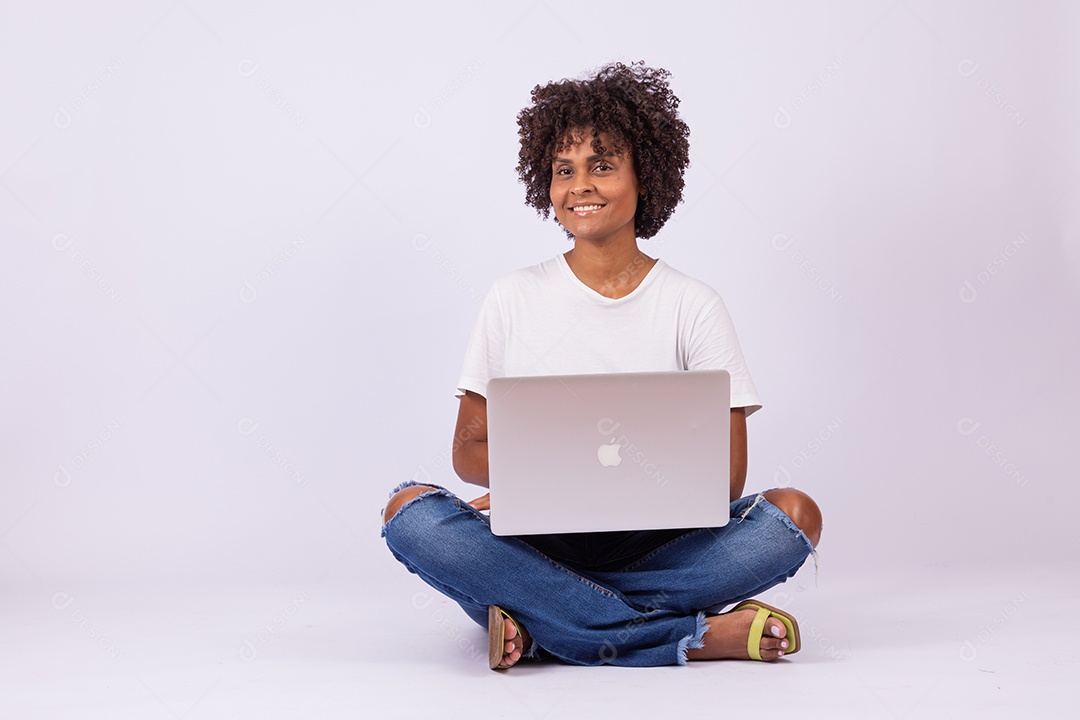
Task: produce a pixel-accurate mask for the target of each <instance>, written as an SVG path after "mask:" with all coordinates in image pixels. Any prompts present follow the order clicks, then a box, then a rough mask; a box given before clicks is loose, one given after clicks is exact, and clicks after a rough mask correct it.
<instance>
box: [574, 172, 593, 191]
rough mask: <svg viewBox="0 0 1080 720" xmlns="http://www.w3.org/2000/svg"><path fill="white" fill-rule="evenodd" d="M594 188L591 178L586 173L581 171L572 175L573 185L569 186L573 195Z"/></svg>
mask: <svg viewBox="0 0 1080 720" xmlns="http://www.w3.org/2000/svg"><path fill="white" fill-rule="evenodd" d="M595 189H596V188H595V186H594V185H593V181H592V178H591V177H589V175H588V173H581V174H578V175H577V176H576V177H574V186H573V187H572V188H570V192H572V193H573V194H575V195H584V194H585V193H590V192H592V191H593V190H595Z"/></svg>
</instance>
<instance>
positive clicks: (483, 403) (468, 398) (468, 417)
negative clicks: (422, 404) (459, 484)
mask: <svg viewBox="0 0 1080 720" xmlns="http://www.w3.org/2000/svg"><path fill="white" fill-rule="evenodd" d="M452 458H453V463H454V472H456V473H457V474H458V477H460V478H461V479H462V480H464V481H465V482H467V483H469V484H470V485H479V486H480V487H485V488H486V487H487V486H488V452H487V399H486V398H485V397H484V396H483V395H478V394H477V393H474V392H473V391H472V390H466V391H465V394H464V395H463V396H462V397H461V405H459V406H458V416H457V427H456V428H455V429H454V444H453V447H452Z"/></svg>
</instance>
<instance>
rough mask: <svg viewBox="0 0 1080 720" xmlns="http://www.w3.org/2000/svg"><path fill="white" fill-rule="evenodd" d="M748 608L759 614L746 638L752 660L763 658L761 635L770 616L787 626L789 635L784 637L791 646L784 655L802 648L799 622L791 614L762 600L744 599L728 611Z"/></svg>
mask: <svg viewBox="0 0 1080 720" xmlns="http://www.w3.org/2000/svg"><path fill="white" fill-rule="evenodd" d="M747 608H751V609H753V610H757V615H756V616H755V617H754V620H753V622H751V623H750V636H749V637H747V638H746V651H747V652H748V653H749V654H750V659H751V660H760V659H761V636H762V634H763V633H764V632H765V621H766V620H768V619H769V617H770V616H772V617H774V618H776V619H777V620H779V621H780V622H782V623H783V624H784V627H785V628H787V637H785V638H784V639H785V640H787V641H788V645H789V647H788V648H787V649H786V650H784V655H794V654H795V653H797V652H799V650H801V649H802V642H801V641H800V640H799V623H797V622H796V621H795V618H794V617H792V616H791V615H790V614H788V613H786V612H784V611H783V610H780V609H779V608H774V607H773V606H772V605H766V604H765V603H763V602H761V601H760V600H744V601H743V602H741V603H739V604H738V605H736V606H735V607H733V608H732V609H731V610H729V611H728V612H738V611H739V610H745V609H747ZM726 614H727V613H725V615H726Z"/></svg>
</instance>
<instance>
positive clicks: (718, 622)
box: [383, 485, 821, 665]
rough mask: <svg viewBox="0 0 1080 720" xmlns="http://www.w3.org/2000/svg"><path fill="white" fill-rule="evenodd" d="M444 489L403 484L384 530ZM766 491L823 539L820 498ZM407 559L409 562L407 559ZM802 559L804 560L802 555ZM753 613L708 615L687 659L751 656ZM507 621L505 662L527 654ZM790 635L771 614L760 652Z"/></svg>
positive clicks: (811, 535)
mask: <svg viewBox="0 0 1080 720" xmlns="http://www.w3.org/2000/svg"><path fill="white" fill-rule="evenodd" d="M440 490H442V489H441V488H438V487H435V486H430V485H410V486H407V487H404V488H403V489H401V490H398V491H397V492H396V493H395V494H394V495H393V496H392V497H391V498H390V501H389V502H388V503H387V506H386V508H385V510H384V513H383V520H384V532H385V527H386V524H388V523H389V522H390V521H391V520H392V519H394V518H395V516H396V515H397V513H398V512H399V511H400V510H401V509H402V508H403V507H404V506H405V505H407V504H408V503H410V502H411V501H412V500H414V499H415V498H417V497H418V496H420V495H422V494H424V493H431V492H433V491H440ZM441 494H449V493H447V492H446V491H445V490H443V491H442V493H441ZM763 497H764V498H765V499H766V500H768V501H769V504H772V505H774V506H775V507H776V508H777V509H778V510H780V511H781V512H782V513H783V514H784V515H786V516H787V518H788V519H790V521H791V523H790V524H794V526H795V527H797V528H798V529H799V530H801V531H802V533H803V534H804V535H805V536H806V539H805V540H802V541H800V542H801V546H802V547H803V548H805V546H806V542H807V541H809V542H810V543H811V544H812V545H814V546H816V544H817V542H818V540H819V539H820V533H821V512H820V510H819V508H818V507H817V504H816V503H814V501H813V500H812V499H811V498H810V497H809V496H808V495H806V494H805V493H803V492H801V491H798V490H794V489H791V488H782V489H778V490H771V491H769V492H767V493H764V495H763ZM454 500H455V502H457V507H458V510H459V511H460V510H461V506H462V503H461V502H460V501H458V500H457V499H456V498H454ZM421 502H426V500H424V501H421ZM770 512H772V513H773V515H775V514H776V511H775V510H770ZM474 515H475V516H478V517H482V516H480V515H479V513H474ZM485 520H486V518H485ZM735 522H736V521H735V520H732V523H735ZM790 524H789V526H790ZM708 532H711V531H705V533H708ZM485 533H490V530H488V529H486V528H485V529H484V531H482V532H479V534H478V535H476V536H474V540H476V541H483V536H484V535H485ZM787 535H789V536H790V535H791V532H790V531H788V532H787ZM436 537H437V536H436V535H430V536H429V543H430V541H431V540H432V539H435V538H436ZM702 538H703V539H701V540H699V541H697V544H701V543H702V542H706V541H707V540H708V537H707V535H704V534H703V535H702ZM388 542H389V540H388ZM483 542H484V543H485V545H486V541H483ZM676 542H678V541H676ZM693 544H694V543H690V545H689V547H692V546H693ZM743 544H744V545H745V544H747V543H743ZM392 549H393V548H392ZM682 550H684V551H686V547H684V548H682ZM805 552H806V551H805V550H803V551H802V553H803V555H802V556H801V557H805ZM395 554H397V553H395ZM676 557H677V556H676ZM399 559H402V558H400V557H399ZM684 559H685V558H684ZM661 560H663V558H658V559H657V561H658V562H659V561H661ZM668 560H671V561H672V562H675V560H673V559H672V558H671V557H669V558H668ZM751 560H752V559H751ZM741 562H742V563H743V564H744V565H747V566H748V565H750V564H752V563H751V561H750V560H747V559H745V558H743V559H742V560H741ZM406 564H407V565H409V563H406ZM660 564H661V565H662V563H660ZM766 564H767V563H766ZM800 564H801V561H800ZM702 565H707V563H702ZM410 569H411V570H413V571H414V572H416V570H414V569H413V568H412V567H410ZM538 569H541V570H550V567H548V566H547V564H546V563H542V564H541V565H540V566H538ZM641 569H645V570H653V571H654V572H656V571H664V570H665V568H662V567H659V566H657V567H652V568H648V567H646V568H641ZM670 569H671V568H666V570H670ZM563 570H564V571H565V570H566V569H565V568H563ZM567 572H568V571H567ZM791 572H792V573H793V572H794V570H792V571H791ZM418 574H420V575H421V577H423V578H424V579H425V580H426V581H428V582H429V583H430V584H433V586H435V587H436V588H437V589H443V588H440V587H439V585H438V584H437V583H433V582H432V578H430V577H428V576H426V575H425V574H424V573H423V571H421V572H420V573H418ZM511 574H512V571H511ZM788 576H789V575H788ZM647 577H648V573H641V574H639V576H638V577H637V578H634V580H635V581H639V580H640V581H641V582H647V580H645V578H647ZM785 577H786V576H781V577H779V578H773V577H771V576H770V577H767V578H764V579H763V585H762V587H761V588H760V589H755V590H754V593H751V592H749V589H748V588H749V586H746V587H744V588H742V589H743V590H746V591H747V594H746V595H745V596H742V597H749V596H750V595H751V594H756V592H760V591H761V590H762V589H764V587H770V586H772V585H774V584H776V583H777V582H782V581H783V579H784V578H785ZM579 580H581V578H579ZM612 580H614V578H612ZM584 582H588V581H587V580H584ZM598 582H600V583H601V584H605V583H606V584H607V585H609V586H610V587H611V588H612V589H611V590H606V589H605V588H603V587H600V586H596V588H597V589H598V590H602V591H605V592H607V593H609V594H610V593H612V592H614V593H617V594H621V593H619V591H620V590H624V591H626V592H627V595H626V598H630V599H633V598H634V594H633V591H632V590H625V589H624V588H623V587H621V586H619V585H617V584H616V585H612V584H611V583H608V582H607V580H606V579H604V578H601V579H600V580H599V581H598ZM691 582H696V583H698V584H699V585H700V584H702V582H703V583H704V584H705V585H708V584H709V580H708V578H707V577H704V576H703V578H700V579H699V578H693V579H692V580H691ZM615 587H618V588H619V590H614V588H615ZM443 591H444V592H446V591H447V590H446V589H443ZM740 591H741V590H740ZM736 592H739V591H736ZM448 594H449V593H448ZM474 595H475V593H474ZM451 596H452V597H454V599H456V600H458V601H459V602H462V600H463V599H464V600H465V601H466V604H469V601H470V600H473V596H472V595H470V596H468V597H466V598H462V597H455V596H454V595H453V594H452V595H451ZM489 600H490V599H489ZM477 602H479V600H477ZM519 602H527V601H526V600H525V598H524V597H522V599H521V600H519ZM628 602H630V600H628ZM688 602H689V601H688ZM631 605H633V602H631ZM705 606H707V604H703V605H702V607H705ZM470 607H471V605H470ZM473 609H475V608H473ZM520 612H522V613H525V612H526V609H525V608H523V607H521V608H520ZM605 612H607V610H605ZM681 612H682V611H681ZM470 614H474V613H470ZM693 614H694V613H693V612H690V613H689V615H691V616H692V615H693ZM753 616H754V613H753V611H750V610H745V611H740V612H738V613H726V614H724V615H718V616H714V617H710V618H707V619H706V621H705V627H704V628H699V630H698V632H699V633H700V632H701V631H702V630H703V631H704V634H703V635H702V636H701V641H702V646H701V647H689V648H688V649H686V653H685V658H686V659H688V660H698V659H718V658H746V657H748V655H747V649H746V638H747V635H748V633H749V628H750V623H751V621H752V620H753ZM517 619H518V621H519V622H521V617H517ZM504 622H505V623H506V640H507V643H506V654H505V655H504V657H503V664H506V665H512V664H513V663H515V662H517V660H518V659H519V658H520V657H521V654H522V652H523V650H525V648H523V647H521V638H520V636H519V635H518V634H517V633H516V629H515V628H514V626H513V624H512V623H511V622H510V621H509V620H505V621H504ZM622 622H624V626H625V627H627V628H635V629H640V626H636V625H635V623H638V622H642V619H640V618H639V619H634V620H631V621H629V622H626V621H622ZM699 622H700V620H699ZM537 624H538V625H539V622H537ZM526 625H527V626H528V627H529V628H530V634H533V635H535V634H536V633H533V632H532V631H531V630H532V627H533V625H532V624H531V623H526ZM680 627H681V628H685V627H686V626H684V625H681V626H680ZM680 632H681V631H680ZM785 635H786V631H785V629H784V626H783V625H782V624H781V623H779V622H778V621H777V620H776V619H774V618H770V620H769V621H768V622H767V623H766V627H765V632H764V634H763V637H762V641H761V644H760V652H761V656H762V659H764V660H774V659H776V658H779V657H782V656H783V655H784V652H785V650H786V648H787V642H788V641H787V640H786V639H785ZM548 644H549V641H545V644H544V647H545V648H547V647H548ZM650 662H651V664H656V663H655V662H653V661H650Z"/></svg>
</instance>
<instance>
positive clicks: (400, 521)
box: [382, 482, 814, 667]
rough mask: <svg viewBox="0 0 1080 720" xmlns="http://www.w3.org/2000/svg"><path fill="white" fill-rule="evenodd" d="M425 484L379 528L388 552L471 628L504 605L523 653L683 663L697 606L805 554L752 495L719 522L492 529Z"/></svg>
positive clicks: (806, 546)
mask: <svg viewBox="0 0 1080 720" xmlns="http://www.w3.org/2000/svg"><path fill="white" fill-rule="evenodd" d="M416 484H418V483H416V482H406V483H402V484H401V485H399V486H398V487H397V488H395V489H394V490H393V491H391V495H392V494H393V493H394V492H397V491H398V490H400V489H402V488H404V487H408V486H410V485H416ZM424 484H425V485H427V484H429V483H424ZM433 487H436V488H437V489H434V490H431V491H426V492H424V493H422V494H420V495H418V496H417V497H415V498H413V499H412V500H410V501H408V502H407V503H405V504H404V505H403V506H402V507H401V508H400V509H399V510H398V512H397V514H396V515H394V517H392V518H391V519H390V522H388V523H386V524H385V525H384V526H383V528H382V537H383V538H384V539H385V540H386V544H387V546H388V547H389V548H390V552H391V553H393V555H394V557H396V558H397V559H398V560H399V561H401V563H402V564H404V565H405V567H406V568H408V569H409V571H410V572H413V573H415V574H417V575H419V576H420V578H421V579H422V580H424V582H426V583H427V584H428V585H430V586H431V587H433V588H435V589H436V590H438V591H439V592H441V593H443V594H444V595H446V596H448V597H450V598H451V599H453V600H455V601H456V602H457V603H458V604H459V605H460V606H461V607H462V609H463V610H464V611H465V613H466V614H467V615H468V616H469V617H470V618H472V619H473V620H475V621H476V622H477V623H478V624H480V626H481V627H487V607H488V605H499V606H501V607H502V608H503V609H505V610H506V611H507V612H508V613H510V615H512V616H513V617H514V619H515V620H517V621H518V622H520V623H521V624H522V625H523V626H524V627H525V629H526V630H527V631H528V633H529V635H531V636H532V639H533V643H532V647H530V648H528V649H527V650H526V653H525V654H526V656H532V655H536V654H537V653H538V651H540V650H543V651H545V652H547V653H549V654H550V655H553V656H555V657H556V658H559V659H561V660H564V661H566V662H568V663H573V664H575V665H602V664H605V663H607V664H611V665H627V666H638V667H642V666H653V665H673V664H680V665H682V664H685V663H686V651H687V649H688V648H698V647H701V646H702V644H703V641H702V638H703V636H704V634H705V630H706V620H705V618H706V614H705V613H706V612H716V611H719V610H720V609H722V608H723V607H725V606H727V605H730V604H732V603H735V602H738V601H741V600H744V599H747V598H750V597H753V596H754V595H756V594H758V593H760V592H764V591H765V590H767V589H768V588H770V587H773V586H774V585H777V584H779V583H781V582H783V581H784V580H786V579H787V578H789V577H791V576H792V575H794V574H795V572H796V571H797V570H798V569H799V568H800V567H801V566H802V564H803V562H804V561H805V560H806V558H807V556H808V555H809V554H811V553H812V552H813V551H814V548H813V545H812V544H811V542H810V540H809V538H807V537H806V535H805V534H804V533H803V532H802V530H800V529H799V528H798V527H797V526H796V525H795V523H793V522H792V521H791V519H790V518H788V516H787V515H785V514H784V513H783V512H782V511H781V510H780V509H779V508H777V507H776V506H775V505H773V504H772V503H770V502H769V501H768V500H766V499H765V498H764V496H763V495H762V494H760V493H759V494H756V495H748V496H746V497H744V498H740V499H739V500H736V501H735V502H733V503H731V518H732V520H731V522H729V523H728V524H727V525H725V526H723V527H718V528H703V529H698V530H674V531H672V530H664V531H647V532H627V533H576V534H567V535H522V536H511V537H500V536H498V535H493V534H492V533H491V528H490V521H489V519H488V517H487V516H486V515H484V514H483V513H481V512H478V511H477V510H475V509H473V508H472V507H471V506H470V505H469V504H468V503H467V502H466V501H465V500H463V499H461V498H459V497H458V496H457V495H454V494H453V493H452V492H450V491H449V490H447V489H445V488H441V487H438V486H433Z"/></svg>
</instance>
